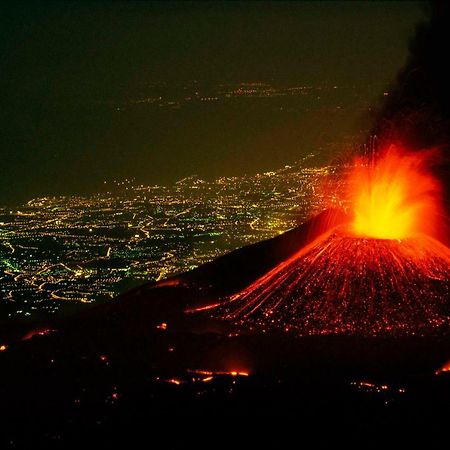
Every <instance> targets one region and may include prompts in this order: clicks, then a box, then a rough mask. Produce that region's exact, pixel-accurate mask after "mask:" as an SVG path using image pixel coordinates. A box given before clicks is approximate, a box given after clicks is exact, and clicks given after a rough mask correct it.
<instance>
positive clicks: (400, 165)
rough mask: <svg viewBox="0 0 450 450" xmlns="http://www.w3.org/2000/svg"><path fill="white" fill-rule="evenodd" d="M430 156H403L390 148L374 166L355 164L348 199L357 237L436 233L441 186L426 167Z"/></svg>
mask: <svg viewBox="0 0 450 450" xmlns="http://www.w3.org/2000/svg"><path fill="white" fill-rule="evenodd" d="M432 155H433V152H429V151H424V152H417V153H406V152H404V151H401V150H400V149H399V148H398V147H396V146H394V145H392V146H391V147H390V148H389V149H387V151H385V152H384V154H382V156H381V157H380V158H379V159H378V160H377V161H376V163H375V164H373V165H368V164H367V163H365V162H364V161H363V160H362V159H359V160H357V161H356V163H355V166H354V169H353V170H352V172H351V174H350V177H349V197H350V203H351V207H352V210H353V223H352V231H353V232H354V233H355V234H356V235H357V236H365V237H371V238H378V239H405V238H408V237H411V236H413V235H415V234H417V233H425V234H429V235H434V234H435V231H436V230H435V228H436V222H437V220H438V216H439V210H440V206H439V204H440V202H439V198H440V185H439V183H438V181H437V180H436V179H435V178H434V177H433V176H432V174H431V173H430V171H429V168H428V165H429V164H428V163H429V161H430V159H431V156H432Z"/></svg>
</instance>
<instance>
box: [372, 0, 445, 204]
mask: <svg viewBox="0 0 450 450" xmlns="http://www.w3.org/2000/svg"><path fill="white" fill-rule="evenodd" d="M425 6H426V8H427V9H428V20H426V21H424V22H422V23H420V24H418V25H417V27H416V32H415V35H414V37H413V38H412V40H411V42H410V54H409V57H408V60H407V62H406V64H405V66H404V67H403V69H402V70H401V71H400V72H399V74H398V76H397V79H396V81H395V83H394V85H393V86H391V88H390V90H389V95H388V96H387V97H384V100H383V102H382V104H381V106H380V108H379V110H378V112H377V116H376V120H375V126H374V129H373V134H374V135H377V136H378V137H379V138H380V139H381V142H383V141H385V140H390V141H392V140H397V141H401V142H402V143H404V144H405V145H406V146H407V147H408V148H409V149H412V150H416V151H419V150H421V149H425V148H432V147H434V148H439V149H440V150H441V158H440V160H439V162H438V163H437V164H436V167H435V170H436V175H437V176H439V178H440V179H441V181H442V184H443V187H444V201H445V204H446V207H447V211H449V206H450V171H449V162H450V155H449V153H450V48H449V47H450V3H449V2H447V1H434V2H431V3H428V4H426V5H425Z"/></svg>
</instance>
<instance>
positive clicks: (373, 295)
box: [211, 227, 450, 336]
mask: <svg viewBox="0 0 450 450" xmlns="http://www.w3.org/2000/svg"><path fill="white" fill-rule="evenodd" d="M449 291H450V250H449V249H448V248H447V247H446V246H445V245H443V244H441V243H440V242H438V241H436V240H435V239H433V238H431V237H429V236H426V235H416V236H414V237H410V238H408V239H404V240H393V239H373V238H363V237H357V236H353V235H352V234H351V233H349V232H346V230H345V228H343V227H340V228H336V229H335V230H333V231H332V232H329V233H326V234H324V235H322V236H320V237H319V238H318V239H316V240H315V241H314V242H313V243H312V244H310V245H308V246H306V247H305V248H303V249H301V250H300V251H299V252H297V253H296V254H295V255H294V256H292V257H291V258H289V259H288V260H286V261H284V262H282V263H281V264H279V265H278V266H277V267H275V268H274V269H272V270H271V271H269V272H268V273H267V274H265V275H264V276H262V277H260V278H259V279H258V280H256V281H255V282H254V283H252V284H251V285H250V286H248V287H246V288H245V289H243V290H242V291H241V292H239V293H238V294H236V295H233V296H232V297H231V299H230V300H228V301H226V302H225V303H224V304H221V305H219V306H217V307H215V308H213V309H212V310H211V315H212V316H217V317H220V318H223V319H227V320H231V321H233V322H234V323H235V324H236V325H238V326H239V327H240V328H244V329H245V328H247V329H257V330H260V331H266V330H269V329H280V330H285V331H290V330H292V331H296V332H298V333H299V334H302V335H314V334H316V335H317V334H357V335H372V336H376V335H397V336H399V335H407V334H410V335H415V334H417V335H420V334H426V333H430V334H432V333H438V332H440V331H441V330H442V329H448V326H449V323H450V322H449V321H450V302H449Z"/></svg>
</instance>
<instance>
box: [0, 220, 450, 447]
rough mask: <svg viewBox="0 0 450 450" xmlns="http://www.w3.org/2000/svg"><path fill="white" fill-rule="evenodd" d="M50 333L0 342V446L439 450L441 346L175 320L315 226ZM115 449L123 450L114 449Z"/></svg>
mask: <svg viewBox="0 0 450 450" xmlns="http://www.w3.org/2000/svg"><path fill="white" fill-rule="evenodd" d="M328 219H329V218H328V217H326V216H322V217H319V218H318V219H316V220H314V221H313V222H310V223H308V224H306V225H303V226H301V227H299V228H297V229H295V230H293V231H291V232H288V233H286V234H285V235H283V236H280V237H278V238H275V239H273V240H270V241H265V242H262V243H260V244H257V245H254V246H250V247H247V248H245V249H241V250H238V251H236V252H233V253H232V254H230V255H227V256H225V257H223V258H220V259H219V260H217V261H215V262H213V263H210V264H207V265H205V266H203V267H201V268H199V269H197V270H195V271H193V272H190V273H187V274H185V275H183V276H180V277H178V278H175V279H172V280H168V281H165V282H161V283H158V284H153V285H147V286H143V287H141V288H138V289H135V290H133V291H130V292H129V293H128V294H126V295H124V296H122V297H119V298H118V299H117V300H116V301H114V302H112V303H109V304H107V305H103V306H99V307H97V308H94V309H90V310H86V311H84V312H82V313H79V314H77V315H75V316H73V317H70V318H68V319H65V320H61V321H59V322H55V323H48V324H39V325H35V326H34V327H32V328H31V329H29V330H25V329H15V330H6V331H4V332H3V342H4V344H3V345H4V347H2V348H3V350H2V351H1V352H0V417H1V422H0V423H1V426H0V429H1V439H2V441H1V442H2V446H1V448H22V447H37V448H51V447H54V446H55V447H65V448H67V447H69V446H72V445H74V444H83V445H88V444H98V445H102V446H103V447H111V446H118V445H119V444H120V445H122V446H124V445H129V446H130V448H133V447H134V446H133V445H131V443H132V442H133V441H134V440H135V439H137V438H138V437H140V438H143V439H144V443H143V444H140V445H139V448H141V447H148V448H153V447H156V448H168V449H171V448H188V446H192V445H195V446H197V447H211V446H213V445H218V444H222V445H227V446H230V447H231V446H232V447H237V448H241V447H247V448H255V447H257V446H260V447H262V448H287V447H289V448H291V447H292V446H296V447H299V448H334V447H336V445H341V444H345V445H347V446H350V445H351V446H356V447H358V448H380V446H391V445H392V444H394V443H395V442H397V443H398V444H399V447H400V448H405V446H406V444H417V443H419V442H421V443H422V442H423V445H426V448H441V447H442V448H444V447H446V446H447V441H448V436H447V429H448V419H449V418H450V371H449V372H446V371H445V370H439V369H441V368H442V367H444V366H445V364H446V363H447V362H448V360H449V359H450V339H449V338H448V337H447V336H445V335H438V336H427V337H420V336H412V337H404V338H388V337H384V338H382V337H379V338H373V337H372V338H371V337H358V336H309V337H297V336H296V335H293V334H290V333H277V332H271V333H268V332H267V333H252V332H239V333H236V332H235V330H232V329H231V328H229V327H228V325H227V324H226V323H224V322H223V321H215V320H212V319H208V317H207V316H206V315H202V314H199V315H196V314H186V313H185V312H184V311H185V310H186V309H189V308H193V307H195V308H198V307H200V306H202V305H207V304H209V303H211V302H212V301H214V299H216V298H220V297H222V296H224V295H229V294H230V293H233V292H236V291H237V290H238V289H241V288H242V287H244V286H246V285H247V284H248V283H249V282H251V281H254V280H255V279H256V278H257V277H259V276H260V275H261V274H263V273H265V272H266V271H267V270H268V269H270V268H272V267H274V266H275V265H276V264H277V263H279V262H280V261H282V260H284V259H285V258H287V257H289V256H290V255H292V254H293V253H294V252H295V251H296V250H297V249H298V248H300V247H302V246H303V245H304V244H305V243H307V242H308V241H309V240H310V239H312V238H314V237H315V235H317V233H319V232H320V228H321V227H320V226H318V222H319V223H322V224H324V223H325V222H326V221H327V220H328ZM127 448H128V447H127Z"/></svg>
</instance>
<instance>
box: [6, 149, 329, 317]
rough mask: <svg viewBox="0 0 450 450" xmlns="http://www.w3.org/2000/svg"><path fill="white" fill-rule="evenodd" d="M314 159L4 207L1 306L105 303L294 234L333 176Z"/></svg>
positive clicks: (12, 311)
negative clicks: (239, 174) (265, 241)
mask: <svg viewBox="0 0 450 450" xmlns="http://www.w3.org/2000/svg"><path fill="white" fill-rule="evenodd" d="M315 158H316V157H315V155H312V154H310V155H308V156H307V157H305V158H303V159H302V160H300V161H299V162H297V163H295V164H293V165H289V166H285V167H283V168H281V169H279V170H276V171H273V172H266V173H261V174H256V175H253V176H248V177H230V178H219V179H216V180H213V181H205V180H202V179H200V178H198V177H197V176H191V177H188V178H184V179H182V180H179V181H177V182H176V183H175V184H174V185H173V186H143V185H136V184H135V183H134V182H133V180H126V181H121V182H117V181H116V182H114V183H110V184H108V183H106V182H105V188H106V191H107V192H104V193H101V194H100V193H99V194H96V195H92V196H88V197H80V196H70V197H44V198H35V199H33V200H30V201H29V202H28V203H26V204H24V205H22V206H20V207H18V208H17V209H10V208H8V209H6V208H3V209H2V210H1V213H0V214H1V216H0V217H1V218H0V243H1V246H0V252H1V253H0V255H1V266H0V270H1V272H0V273H1V277H2V278H1V279H2V283H1V292H2V297H3V301H2V309H3V310H6V312H7V316H8V317H10V318H15V319H18V318H26V317H33V318H34V317H41V316H42V315H44V316H45V315H46V314H53V313H56V312H58V311H60V310H64V308H66V309H68V308H73V307H75V306H76V305H80V304H82V303H91V302H94V301H102V300H103V301H104V300H109V299H111V298H113V297H115V296H116V295H117V294H119V293H121V292H123V291H126V290H128V289H130V288H131V287H133V286H136V285H139V284H142V283H144V282H146V281H159V280H161V279H164V278H167V277H170V276H172V275H175V274H178V273H182V272H185V271H188V270H191V269H193V268H195V267H197V266H199V265H201V264H204V263H205V262H208V261H211V260H213V259H215V258H217V257H218V256H220V255H223V254H224V253H227V252H229V251H231V250H233V249H236V248H238V247H242V246H244V245H247V244H250V243H252V242H257V241H261V240H263V239H267V238H270V237H273V236H275V235H277V234H280V233H282V232H284V231H286V230H288V229H290V228H293V227H295V226H296V225H297V224H298V223H299V222H302V221H304V220H305V219H306V218H307V217H308V216H309V215H310V214H311V213H312V212H314V211H319V210H320V209H322V206H323V202H324V201H325V198H324V197H323V196H321V195H320V194H319V192H320V189H318V188H319V187H320V183H321V182H322V181H323V179H324V177H325V175H328V174H330V173H333V172H334V171H336V168H334V167H332V166H325V167H317V166H315V164H314V162H315ZM316 191H317V192H316ZM314 192H316V194H318V195H312V194H313V193H314ZM328 200H330V199H327V201H328ZM68 302H70V303H68Z"/></svg>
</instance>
